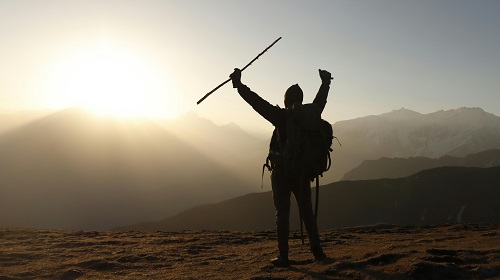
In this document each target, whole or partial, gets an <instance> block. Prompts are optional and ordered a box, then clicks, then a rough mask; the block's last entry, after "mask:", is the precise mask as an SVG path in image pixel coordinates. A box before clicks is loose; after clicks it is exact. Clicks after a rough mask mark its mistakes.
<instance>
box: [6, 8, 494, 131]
mask: <svg viewBox="0 0 500 280" xmlns="http://www.w3.org/2000/svg"><path fill="white" fill-rule="evenodd" d="M499 13H500V1H496V0H480V1H469V0H463V1H462V0H444V1H430V0H429V1H425V0H424V1H409V0H408V1H406V0H403V1H401V0H391V1H389V0H378V1H369V0H365V1H362V0H360V1H352V0H327V1H285V0H282V1H268V0H266V1H264V0H259V1H232V0H224V1H223V0H219V1H202V0H199V1H192V0H178V1H159V0H158V1H151V0H143V1H125V0H116V1H106V0H98V1H94V0H82V1H77V0H75V1H66V0H53V1H50V0H46V1H39V0H31V1H24V0H2V1H0V40H1V41H0V108H1V110H18V109H23V110H24V109H40V108H56V109H57V108H64V107H67V106H72V105H81V106H87V107H91V108H95V109H98V110H102V111H108V112H111V113H118V114H125V115H127V114H132V115H140V114H145V113H147V114H148V115H153V116H161V117H174V116H176V115H178V114H181V113H183V112H187V111H189V110H192V111H194V112H196V113H198V114H199V115H201V116H203V117H207V118H210V119H212V120H213V121H215V122H216V123H227V122H231V121H232V122H236V123H238V124H240V125H242V126H243V127H247V128H256V127H262V128H263V129H267V130H270V129H271V126H270V125H269V124H267V123H266V121H265V120H263V119H261V118H260V117H259V116H258V115H256V114H255V113H254V112H253V110H252V109H251V108H250V107H249V106H248V105H247V104H246V103H245V102H244V101H243V100H242V99H241V98H240V97H239V96H238V95H237V94H236V91H235V90H234V89H232V88H231V85H230V84H227V85H226V86H224V87H223V88H221V89H219V90H218V91H217V92H215V93H214V94H213V95H212V96H210V97H209V98H208V99H206V100H205V101H204V102H203V103H201V105H196V101H197V100H198V99H199V98H201V97H202V96H203V95H204V94H205V93H207V92H208V91H210V90H211V89H212V88H214V87H215V86H217V85H218V84H220V83H221V82H223V81H224V80H226V79H227V77H228V75H229V74H230V73H231V72H232V69H233V68H234V67H243V66H244V65H246V64H247V63H248V62H249V61H250V60H251V59H253V58H254V57H255V56H256V55H257V54H258V53H260V52H261V51H262V50H263V49H264V48H265V47H267V46H268V45H269V44H271V43H272V42H273V41H274V40H276V39H277V38H278V37H283V39H282V40H281V41H280V42H278V43H277V44H276V45H275V46H274V47H273V48H272V49H270V50H269V52H267V53H266V54H264V55H263V56H262V57H261V59H259V60H258V61H256V62H255V63H254V64H253V65H252V66H250V67H249V68H248V69H247V70H246V71H245V72H244V73H243V78H242V80H243V82H244V83H246V84H247V85H248V86H250V88H252V89H253V90H254V91H256V92H257V93H259V94H260V95H261V96H262V97H264V98H265V99H266V100H268V101H269V102H271V103H272V104H280V105H282V103H283V93H284V91H285V90H286V88H288V86H290V85H292V84H295V83H298V84H299V85H300V86H301V87H302V88H303V90H304V92H305V101H312V99H313V98H314V94H315V93H316V91H317V89H318V87H319V84H320V79H319V76H318V72H317V69H318V68H321V69H326V70H329V71H330V72H331V73H332V74H333V75H334V77H335V80H334V82H333V84H332V88H331V91H330V94H331V95H330V98H329V103H328V105H327V107H326V109H325V112H324V114H323V116H324V117H325V118H327V119H328V120H330V121H331V122H335V121H338V120H344V119H351V118H356V117H362V116H366V115H372V114H381V113H385V112H389V111H391V110H394V109H399V108H401V107H405V108H407V109H411V110H415V111H417V112H421V113H429V112H434V111H437V110H440V109H445V110H447V109H454V108H458V107H464V106H465V107H481V108H483V109H484V110H485V111H488V112H491V113H494V114H495V115H497V116H500V106H499V105H500V92H499V91H500V90H499V89H500V51H499V50H500V17H499V16H498V14H499Z"/></svg>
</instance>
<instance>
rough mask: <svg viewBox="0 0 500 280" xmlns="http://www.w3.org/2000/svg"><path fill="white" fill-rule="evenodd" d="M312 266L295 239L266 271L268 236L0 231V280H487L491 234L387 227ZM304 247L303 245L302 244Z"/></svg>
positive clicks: (493, 259) (342, 241) (494, 265)
mask: <svg viewBox="0 0 500 280" xmlns="http://www.w3.org/2000/svg"><path fill="white" fill-rule="evenodd" d="M321 237H322V239H323V241H324V243H323V244H324V247H325V251H326V253H327V254H328V256H329V259H328V260H327V261H325V262H323V263H316V262H314V261H313V259H312V255H311V254H310V253H309V252H308V248H307V245H302V244H301V241H300V238H299V237H298V235H297V233H294V235H293V237H292V239H291V240H290V245H291V246H290V247H291V252H290V259H291V260H292V265H291V266H290V267H289V268H277V267H274V266H273V265H272V264H271V263H270V262H269V260H270V259H271V258H273V257H274V256H275V254H276V251H275V248H276V242H275V239H274V232H273V231H261V232H228V231H183V232H95V231H61V230H38V229H17V228H0V280H6V279H9V280H10V279H495V278H500V227H499V226H496V225H463V224H454V225H442V226H428V227H417V226H389V225H376V226H368V227H354V228H343V229H335V230H327V231H322V232H321ZM306 244H307V242H306Z"/></svg>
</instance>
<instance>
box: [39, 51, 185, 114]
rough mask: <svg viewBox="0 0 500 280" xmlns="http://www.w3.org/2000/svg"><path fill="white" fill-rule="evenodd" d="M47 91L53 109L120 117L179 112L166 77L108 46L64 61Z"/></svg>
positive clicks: (48, 83) (141, 60)
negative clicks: (73, 107)
mask: <svg viewBox="0 0 500 280" xmlns="http://www.w3.org/2000/svg"><path fill="white" fill-rule="evenodd" d="M44 88H45V91H46V92H49V94H50V95H51V96H53V98H52V102H51V103H52V105H53V107H70V106H79V107H84V108H86V109H89V110H92V111H94V112H97V113H100V114H109V115H113V116H118V117H167V118H169V117H174V116H175V115H176V114H177V113H178V112H177V111H176V109H177V108H178V106H177V105H176V102H177V101H176V100H175V98H174V96H172V94H171V91H169V89H168V86H167V84H166V77H162V76H161V74H160V72H159V71H155V70H154V68H153V67H152V66H151V65H150V64H148V63H147V62H146V60H144V59H141V57H140V56H138V55H136V54H134V53H132V52H129V51H126V50H123V49H120V48H117V47H111V46H109V45H105V46H99V47H96V48H87V49H84V50H81V51H78V52H74V53H71V54H70V55H68V56H67V57H65V59H61V60H60V62H59V63H58V64H57V65H56V66H55V67H53V69H52V71H51V73H50V75H49V77H48V78H47V80H46V83H45V87H44ZM169 92H170V94H169Z"/></svg>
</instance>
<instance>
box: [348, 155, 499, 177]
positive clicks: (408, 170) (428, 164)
mask: <svg viewBox="0 0 500 280" xmlns="http://www.w3.org/2000/svg"><path fill="white" fill-rule="evenodd" d="M497 165H500V150H488V151H484V152H479V153H475V154H471V155H468V156H466V157H453V156H443V157H440V158H437V159H433V158H426V157H412V158H381V159H376V160H365V161H363V162H362V163H361V165H359V166H358V167H356V168H354V169H352V170H351V171H349V172H347V173H346V174H345V175H344V178H343V180H351V181H355V180H370V179H380V178H400V177H406V176H409V175H411V174H415V173H417V172H419V171H422V170H426V169H431V168H435V167H442V166H465V167H493V166H497Z"/></svg>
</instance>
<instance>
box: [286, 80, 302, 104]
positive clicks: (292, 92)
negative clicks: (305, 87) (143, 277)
mask: <svg viewBox="0 0 500 280" xmlns="http://www.w3.org/2000/svg"><path fill="white" fill-rule="evenodd" d="M303 98H304V93H303V92H302V89H301V88H300V87H299V85H298V84H295V85H293V86H291V87H289V88H288V89H287V90H286V92H285V108H293V105H294V104H296V103H297V102H299V103H300V104H302V99H303Z"/></svg>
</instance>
